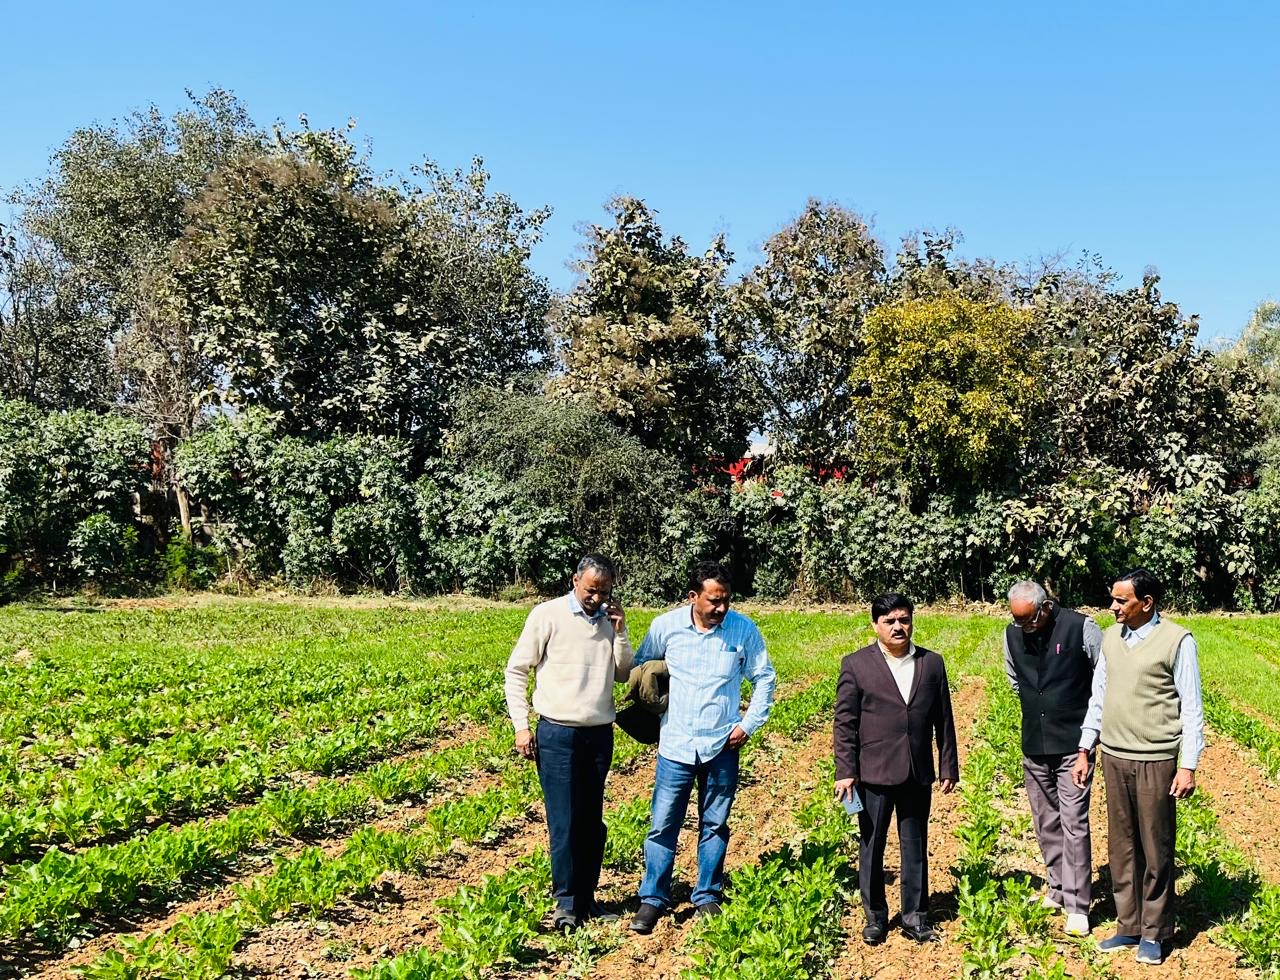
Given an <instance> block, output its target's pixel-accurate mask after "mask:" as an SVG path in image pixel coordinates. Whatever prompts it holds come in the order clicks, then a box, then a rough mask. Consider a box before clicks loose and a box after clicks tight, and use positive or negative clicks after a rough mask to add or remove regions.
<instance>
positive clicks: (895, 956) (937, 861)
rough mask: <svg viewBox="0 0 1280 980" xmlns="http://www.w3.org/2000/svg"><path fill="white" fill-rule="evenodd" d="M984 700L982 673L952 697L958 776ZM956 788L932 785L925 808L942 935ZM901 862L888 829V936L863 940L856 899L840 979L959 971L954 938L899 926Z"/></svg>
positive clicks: (934, 914)
mask: <svg viewBox="0 0 1280 980" xmlns="http://www.w3.org/2000/svg"><path fill="white" fill-rule="evenodd" d="M985 704H986V697H985V691H984V685H983V682H982V679H981V678H976V679H975V678H966V679H965V681H964V682H963V683H962V684H961V686H960V689H959V690H958V691H956V692H955V694H954V695H953V696H952V700H951V708H952V712H953V713H954V715H955V723H956V738H957V739H958V741H959V743H960V747H961V756H960V765H961V775H962V776H963V774H964V769H963V766H964V748H965V747H966V746H967V745H970V744H972V736H971V732H972V730H973V726H974V723H975V722H977V720H978V718H979V717H980V715H981V712H982V710H983V708H984V706H985ZM960 806H961V800H960V794H959V792H954V793H950V794H948V795H944V794H942V793H941V792H939V791H938V790H937V788H936V786H935V788H934V793H933V804H932V807H931V809H930V813H929V891H930V895H929V915H930V919H931V920H932V921H933V922H934V924H935V926H936V928H937V929H938V931H939V933H941V934H942V935H943V936H944V937H945V935H946V934H947V932H948V931H949V930H950V927H951V923H952V922H953V921H954V920H955V916H956V901H955V887H954V885H955V881H954V879H953V878H952V877H951V874H950V871H949V870H948V869H949V868H950V867H951V865H952V864H954V863H955V860H956V858H957V856H958V855H959V841H958V840H957V839H956V836H955V830H956V827H957V825H959V823H960V822H961V821H962V820H963V819H964V817H963V814H962V813H961V812H960ZM900 868H901V862H900V861H899V855H898V832H897V828H896V827H895V828H892V829H890V831H889V842H888V844H886V845H885V853H884V870H885V885H886V887H885V891H886V893H887V895H888V899H889V919H890V926H891V928H890V931H889V938H888V939H886V940H885V942H884V943H883V944H882V945H880V946H868V945H866V944H865V943H864V942H863V941H862V926H863V925H864V923H865V919H864V917H863V914H862V905H861V903H860V902H854V904H853V906H852V907H851V908H850V909H849V912H848V914H847V915H846V916H845V918H844V933H845V936H846V939H845V944H844V948H843V949H842V950H841V951H840V953H839V955H838V956H837V957H836V961H835V963H834V965H833V968H832V976H834V977H837V978H839V980H849V978H856V977H876V978H877V980H879V978H884V980H888V978H894V977H912V978H915V977H925V976H932V977H954V976H958V975H959V974H960V954H961V948H960V945H959V944H958V943H955V942H948V941H946V940H945V938H944V940H943V941H942V942H937V943H928V944H926V945H920V944H918V943H916V942H914V941H912V940H910V939H908V938H907V937H906V936H904V935H903V934H902V932H901V930H900V929H899V921H900V920H899V919H898V907H899V896H898V891H897V888H898V872H899V870H900Z"/></svg>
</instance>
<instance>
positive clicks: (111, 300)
mask: <svg viewBox="0 0 1280 980" xmlns="http://www.w3.org/2000/svg"><path fill="white" fill-rule="evenodd" d="M188 97H189V99H190V102H191V106H190V107H189V108H187V109H184V110H182V111H179V112H177V113H174V114H173V115H172V116H171V117H166V116H164V115H163V114H162V113H161V112H160V110H159V109H158V108H157V107H156V106H154V105H152V106H149V107H148V108H146V109H144V110H141V111H137V112H133V113H131V114H130V115H129V116H127V117H126V118H125V119H124V120H123V121H117V122H113V123H111V124H110V125H103V124H95V125H92V126H86V127H82V128H80V129H77V130H75V131H74V132H73V133H72V134H71V135H70V136H69V137H68V138H67V140H66V141H65V142H64V143H63V144H62V146H60V147H59V148H58V150H57V151H55V153H54V155H53V160H52V166H51V170H50V173H49V175H48V176H47V177H45V178H44V180H42V181H40V182H39V183H37V184H35V185H32V186H29V187H27V188H25V189H23V190H20V191H18V192H17V193H15V194H14V195H13V196H12V200H13V201H14V203H16V204H17V205H18V206H19V207H20V208H21V210H22V225H23V229H24V231H25V232H26V234H27V236H28V237H29V238H30V240H31V241H32V242H33V248H34V250H35V251H36V252H37V253H38V254H39V255H40V257H41V262H42V264H43V266H44V269H45V271H44V273H43V274H44V275H45V277H46V278H47V279H48V280H49V281H50V282H52V283H55V284H56V286H54V287H46V292H47V293H48V294H49V295H50V296H55V295H56V297H57V298H56V300H55V301H52V302H50V303H47V304H46V306H45V308H46V309H48V310H49V311H50V314H51V316H52V317H53V319H55V320H56V321H57V329H58V330H60V331H62V332H63V333H64V334H70V335H71V336H74V337H75V338H76V339H77V341H78V342H77V343H75V344H72V345H67V346H65V347H59V346H49V348H48V350H49V352H50V354H52V355H53V356H54V357H55V358H56V359H58V360H59V361H61V362H63V363H62V364H61V365H60V368H59V370H61V372H62V373H63V374H66V375H73V374H75V373H76V372H77V371H78V370H80V368H81V367H82V366H83V367H85V368H86V371H85V374H86V376H85V377H84V378H81V379H79V380H77V382H76V385H77V387H78V388H80V389H97V390H98V398H97V402H98V403H114V402H116V401H117V400H119V399H120V398H123V399H124V400H125V401H126V402H128V403H130V404H132V405H133V406H134V407H135V408H136V409H137V410H138V412H139V414H140V415H141V416H142V417H143V419H144V420H145V421H147V422H148V423H151V424H153V425H154V426H155V427H156V428H157V429H158V430H159V431H160V434H162V435H164V434H166V432H167V430H168V429H169V428H170V427H171V426H173V425H174V424H175V420H173V418H172V416H173V415H174V410H175V406H174V405H173V404H172V403H168V402H162V403H161V404H159V405H154V404H152V403H151V402H150V401H149V400H148V396H149V395H150V394H151V392H152V390H153V388H154V385H152V384H151V383H150V382H151V380H152V378H153V376H154V372H155V371H156V370H157V368H158V367H159V366H160V365H166V366H167V367H166V370H167V374H168V375H169V377H167V378H166V380H165V381H164V382H163V387H164V388H166V389H169V390H170V391H172V390H173V389H181V390H182V393H183V401H184V406H185V407H184V410H183V411H182V412H181V413H180V414H181V418H180V419H178V420H177V421H176V424H177V427H178V428H179V429H181V430H182V431H189V430H190V423H191V419H192V418H193V417H194V415H195V413H196V411H197V410H198V405H196V404H195V401H196V399H197V396H198V394H199V391H200V390H201V389H202V388H203V387H205V386H206V385H207V384H208V383H209V378H208V377H207V376H205V375H203V374H201V373H199V371H197V368H198V367H199V366H200V365H199V362H198V360H196V359H194V358H192V357H191V356H190V353H189V350H187V349H185V348H184V347H183V346H182V345H183V343H184V342H185V337H183V336H182V334H181V333H180V332H174V331H172V330H156V329H154V302H153V297H152V287H153V285H154V282H155V278H156V275H157V273H158V272H159V271H160V270H162V268H163V267H164V265H165V264H166V262H167V258H168V252H169V248H170V247H171V246H172V244H173V242H174V241H175V240H176V239H177V238H178V237H179V236H180V235H181V233H182V230H183V228H184V227H185V225H186V215H185V210H186V207H187V205H188V204H189V203H190V202H191V201H192V200H194V199H195V197H196V196H197V195H198V194H199V193H200V192H201V190H202V189H203V187H204V185H205V183H206V181H207V180H208V178H209V176H210V175H211V174H212V173H213V172H214V171H216V170H217V169H218V168H219V167H221V166H223V165H225V164H226V163H227V162H229V161H231V160H233V159H236V158H238V157H241V156H243V155H246V154H256V153H259V152H261V150H262V148H263V147H264V146H265V139H266V138H265V134H263V133H262V132H261V131H260V130H259V129H257V128H256V127H255V126H254V125H253V123H252V121H251V120H250V119H249V116H248V113H247V111H246V110H245V108H244V107H243V106H242V105H241V104H240V103H239V102H238V101H237V100H236V98H235V96H233V95H232V94H231V93H229V92H226V91H224V90H222V89H211V90H210V91H209V92H208V93H206V94H205V95H203V96H199V97H197V96H195V95H192V94H191V93H190V92H188ZM50 290H52V291H50ZM51 322H52V321H51ZM175 345H176V346H175ZM90 348H92V349H90ZM111 352H114V354H115V356H114V357H112V356H110V355H111ZM86 355H89V356H86ZM48 360H49V359H48V358H46V365H47V364H48ZM104 365H109V366H110V367H112V368H114V370H113V371H111V372H110V375H111V376H110V377H109V378H108V377H107V372H105V371H104ZM179 371H187V372H192V373H189V374H186V375H181V374H178V375H175V372H179Z"/></svg>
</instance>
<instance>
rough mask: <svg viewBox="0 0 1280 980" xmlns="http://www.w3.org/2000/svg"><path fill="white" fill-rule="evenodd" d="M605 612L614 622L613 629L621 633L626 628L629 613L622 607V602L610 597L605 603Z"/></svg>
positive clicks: (610, 620)
mask: <svg viewBox="0 0 1280 980" xmlns="http://www.w3.org/2000/svg"><path fill="white" fill-rule="evenodd" d="M604 614H605V615H606V616H608V617H609V622H611V623H613V631H614V632H615V633H621V632H622V631H623V630H624V629H626V625H627V613H626V610H625V609H623V608H622V603H620V602H619V601H618V600H617V599H610V600H609V601H608V602H607V603H605V607H604Z"/></svg>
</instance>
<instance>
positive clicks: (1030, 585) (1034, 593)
mask: <svg viewBox="0 0 1280 980" xmlns="http://www.w3.org/2000/svg"><path fill="white" fill-rule="evenodd" d="M1048 598H1049V594H1048V593H1047V592H1045V590H1044V586H1043V585H1041V584H1040V583H1039V582H1032V581H1031V580H1030V579H1023V580H1022V581H1021V582H1014V583H1013V585H1011V586H1009V601H1010V602H1012V601H1013V600H1014V599H1026V600H1027V601H1028V602H1029V603H1031V604H1032V605H1033V606H1042V605H1044V601H1045V600H1046V599H1048Z"/></svg>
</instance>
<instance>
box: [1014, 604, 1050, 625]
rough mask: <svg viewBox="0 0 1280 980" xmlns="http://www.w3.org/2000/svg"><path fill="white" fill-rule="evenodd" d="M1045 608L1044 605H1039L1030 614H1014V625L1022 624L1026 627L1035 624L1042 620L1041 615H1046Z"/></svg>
mask: <svg viewBox="0 0 1280 980" xmlns="http://www.w3.org/2000/svg"><path fill="white" fill-rule="evenodd" d="M1044 609H1045V607H1044V606H1037V607H1036V611H1035V612H1033V613H1032V614H1031V615H1030V616H1021V617H1019V616H1014V617H1013V625H1014V626H1020V627H1022V628H1024V629H1025V628H1026V627H1028V626H1034V625H1035V624H1036V623H1038V622H1040V617H1041V616H1043V615H1044Z"/></svg>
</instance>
